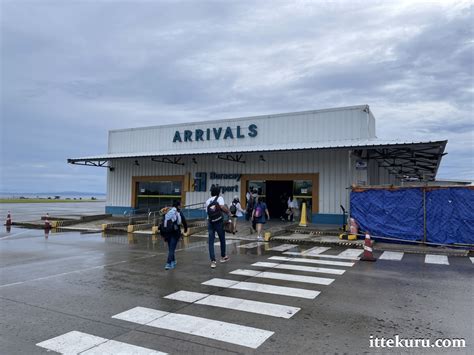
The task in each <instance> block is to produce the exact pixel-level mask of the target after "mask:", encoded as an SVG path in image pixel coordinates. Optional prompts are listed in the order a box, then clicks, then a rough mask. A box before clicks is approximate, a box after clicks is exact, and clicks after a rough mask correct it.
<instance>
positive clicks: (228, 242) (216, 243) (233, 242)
mask: <svg viewBox="0 0 474 355" xmlns="http://www.w3.org/2000/svg"><path fill="white" fill-rule="evenodd" d="M216 240H219V238H216ZM239 242H240V240H235V239H233V240H227V239H226V240H225V245H231V244H236V243H239ZM214 245H221V242H220V241H217V242H215V243H214Z"/></svg>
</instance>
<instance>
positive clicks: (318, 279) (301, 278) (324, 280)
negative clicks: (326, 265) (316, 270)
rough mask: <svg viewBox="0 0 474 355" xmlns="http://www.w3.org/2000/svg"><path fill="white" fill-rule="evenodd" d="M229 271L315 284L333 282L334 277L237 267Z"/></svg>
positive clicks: (236, 273)
mask: <svg viewBox="0 0 474 355" xmlns="http://www.w3.org/2000/svg"><path fill="white" fill-rule="evenodd" d="M230 273H231V274H234V275H244V276H253V277H259V278H264V279H273V280H285V281H294V282H305V283H309V284H316V285H330V284H332V283H333V282H334V279H328V278H325V277H314V276H303V275H291V274H280V273H276V272H267V271H263V272H260V271H256V270H244V269H238V270H234V271H231V272H230Z"/></svg>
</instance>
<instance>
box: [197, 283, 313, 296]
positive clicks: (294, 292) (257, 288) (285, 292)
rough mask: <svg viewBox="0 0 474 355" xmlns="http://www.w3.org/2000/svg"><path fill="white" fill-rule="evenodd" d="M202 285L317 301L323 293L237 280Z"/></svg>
mask: <svg viewBox="0 0 474 355" xmlns="http://www.w3.org/2000/svg"><path fill="white" fill-rule="evenodd" d="M202 284H203V285H207V286H216V287H223V288H232V289H236V290H244V291H253V292H261V293H270V294H273V295H281V296H289V297H297V298H306V299H315V298H316V297H317V296H318V295H319V294H320V293H321V292H319V291H312V290H305V289H302V288H295V287H285V286H273V285H266V284H259V283H255V282H244V281H242V282H239V281H235V280H227V279H218V278H215V279H211V280H209V281H206V282H203V283H202Z"/></svg>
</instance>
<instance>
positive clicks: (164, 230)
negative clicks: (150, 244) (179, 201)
mask: <svg viewBox="0 0 474 355" xmlns="http://www.w3.org/2000/svg"><path fill="white" fill-rule="evenodd" d="M165 218H166V217H165V216H163V219H162V221H161V223H160V225H159V226H158V230H159V231H160V234H161V235H162V236H163V237H164V236H165V235H169V234H172V233H176V232H177V231H178V230H179V225H178V219H177V218H176V219H175V220H174V221H172V220H170V219H169V220H167V221H166V223H165Z"/></svg>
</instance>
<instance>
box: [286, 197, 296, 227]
mask: <svg viewBox="0 0 474 355" xmlns="http://www.w3.org/2000/svg"><path fill="white" fill-rule="evenodd" d="M297 209H298V201H296V198H294V197H293V195H291V196H290V197H289V198H288V212H289V213H288V220H289V221H290V222H293V218H294V216H295V213H296V210H297Z"/></svg>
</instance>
